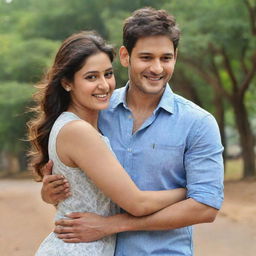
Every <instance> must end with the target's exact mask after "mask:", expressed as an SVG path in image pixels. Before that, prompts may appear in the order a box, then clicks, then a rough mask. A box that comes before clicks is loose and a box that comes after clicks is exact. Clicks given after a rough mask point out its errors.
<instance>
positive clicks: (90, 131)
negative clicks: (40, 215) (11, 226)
mask: <svg viewBox="0 0 256 256" xmlns="http://www.w3.org/2000/svg"><path fill="white" fill-rule="evenodd" d="M112 60H113V50H112V48H111V47H110V46H108V45H106V44H105V42H104V40H103V39H102V38H101V37H100V36H99V35H97V34H96V33H94V32H81V33H78V34H74V35H72V36H70V37H69V38H67V39H66V40H65V41H64V42H63V44H62V45H61V47H60V49H59V51H58V53H57V55H56V57H55V61H54V64H53V66H52V68H51V69H50V71H49V72H48V74H47V76H46V78H45V80H44V81H43V82H42V83H41V85H40V86H39V89H38V92H37V94H36V100H37V102H38V107H37V109H36V113H37V117H36V119H34V120H32V121H31V122H30V123H29V135H30V141H31V143H32V150H31V152H30V155H31V161H30V162H31V166H32V168H33V169H34V171H35V172H36V173H37V174H38V175H39V176H40V177H41V178H42V174H41V172H40V170H41V168H42V166H43V165H44V164H45V163H46V162H47V161H48V159H51V160H53V162H54V168H53V172H54V173H60V174H63V175H64V176H65V177H66V178H67V179H68V181H69V184H70V186H71V192H72V196H71V197H69V198H68V199H66V200H64V201H63V202H61V203H59V204H58V206H57V213H56V219H60V218H63V217H64V215H65V214H67V213H69V212H94V213H97V214H100V215H105V216H107V215H112V214H115V213H116V211H117V209H116V207H115V205H114V204H113V203H112V202H111V199H112V200H113V202H115V203H116V204H118V205H119V206H120V207H122V208H123V209H124V210H126V211H127V212H129V213H130V214H133V215H135V216H143V215H147V214H151V213H153V212H156V211H158V210H160V209H162V208H164V207H166V206H168V205H170V204H173V203H175V202H177V201H180V200H182V199H183V198H184V197H185V190H184V189H174V190H167V191H140V190H139V189H138V188H137V186H136V185H135V184H134V183H133V181H132V180H131V179H130V177H129V176H128V174H127V173H126V172H125V170H124V169H123V168H122V166H121V165H120V164H119V162H118V161H117V159H116V158H115V156H114V154H113V152H111V148H110V145H109V142H108V139H107V138H106V137H104V136H103V135H102V134H101V132H100V131H99V129H98V127H97V123H98V114H99V111H100V110H102V109H105V108H107V107H108V104H109V99H110V96H111V94H112V92H113V90H114V88H115V78H114V75H113V69H112V64H111V63H112ZM114 249H115V237H114V236H112V237H106V238H103V239H101V240H99V241H95V242H91V243H73V244H72V243H65V242H63V241H62V240H61V239H58V238H57V236H56V235H55V234H54V233H51V234H50V235H49V236H48V237H47V238H46V239H45V240H44V242H43V243H42V244H41V246H40V248H39V249H38V251H37V253H36V255H38V256H41V255H51V256H54V255H88V256H89V255H90V256H97V255H104V256H112V255H114Z"/></svg>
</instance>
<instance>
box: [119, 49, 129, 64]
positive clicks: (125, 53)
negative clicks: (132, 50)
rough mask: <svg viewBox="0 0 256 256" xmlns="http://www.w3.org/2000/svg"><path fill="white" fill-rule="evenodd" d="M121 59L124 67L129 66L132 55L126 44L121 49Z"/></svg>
mask: <svg viewBox="0 0 256 256" xmlns="http://www.w3.org/2000/svg"><path fill="white" fill-rule="evenodd" d="M119 59H120V63H121V64H122V66H123V67H126V68H127V67H128V66H129V60H130V56H129V53H128V51H127V49H126V47H125V46H121V47H120V49H119Z"/></svg>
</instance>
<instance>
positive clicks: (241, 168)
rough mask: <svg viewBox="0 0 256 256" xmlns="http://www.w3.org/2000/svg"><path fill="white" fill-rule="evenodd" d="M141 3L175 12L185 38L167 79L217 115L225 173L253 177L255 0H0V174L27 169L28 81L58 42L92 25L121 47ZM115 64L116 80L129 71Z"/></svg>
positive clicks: (45, 63) (39, 73)
mask: <svg viewBox="0 0 256 256" xmlns="http://www.w3.org/2000/svg"><path fill="white" fill-rule="evenodd" d="M144 6H152V7H155V8H157V9H166V10H167V11H168V12H170V13H171V14H173V15H174V16H175V17H176V19H177V22H178V24H179V26H180V28H181V31H182V37H181V41H180V46H179V56H178V62H177V66H176V71H175V74H174V77H173V79H172V81H171V82H170V84H171V86H172V88H173V89H174V91H175V92H177V93H179V94H181V95H183V96H185V97H186V98H188V99H190V100H192V101H194V102H195V103H196V104H198V105H200V106H202V107H203V108H205V109H207V110H208V111H209V112H211V113H212V114H213V115H214V116H215V117H216V119H217V121H218V124H219V127H220V131H221V135H222V141H223V144H224V145H225V149H226V150H225V153H224V156H225V163H226V179H240V178H248V177H255V176H256V168H255V151H254V149H255V134H256V132H255V130H256V129H255V128H256V104H255V98H256V97H255V96H256V78H255V77H256V1H255V0H233V1H230V0H229V1H225V0H211V1H206V0H205V1H197V0H182V1H179V0H168V1H164V0H158V1H155V0H129V1H127V0H72V1H70V0H44V1H40V0H0V177H1V176H2V177H3V176H6V175H8V176H10V175H16V174H17V173H18V174H20V173H22V172H23V173H25V172H26V151H27V150H28V144H27V143H26V142H25V141H24V138H25V137H26V125H25V124H26V121H27V120H28V119H29V118H30V117H31V113H28V111H27V110H28V107H29V106H31V105H32V104H33V102H32V94H33V92H34V87H33V85H34V84H35V83H36V82H38V81H39V80H40V78H41V77H42V74H43V73H44V72H45V71H46V70H47V68H48V67H49V65H50V64H51V62H52V60H53V57H54V54H55V52H56V50H57V48H58V47H59V45H60V43H61V41H62V40H63V39H65V38H66V37H67V36H69V35H71V34H72V33H75V32H78V31H80V30H91V29H94V30H97V31H98V32H99V33H100V34H101V35H102V36H103V37H105V38H106V39H107V40H108V41H109V42H110V43H112V44H113V45H114V46H115V47H116V49H117V50H118V47H119V46H120V45H121V42H122V23H123V20H124V19H125V18H126V17H128V16H129V15H130V14H131V12H132V11H134V10H135V9H138V8H141V7H144ZM156 47H157V46H156ZM114 66H115V70H116V72H115V73H116V79H117V85H118V87H121V86H123V85H124V84H125V82H126V80H127V71H126V70H125V69H123V68H121V66H120V64H119V63H118V58H116V61H115V63H114Z"/></svg>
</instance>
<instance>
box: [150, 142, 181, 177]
mask: <svg viewBox="0 0 256 256" xmlns="http://www.w3.org/2000/svg"><path fill="white" fill-rule="evenodd" d="M184 148H185V147H184V145H179V146H173V145H168V144H159V143H151V144H150V145H148V147H147V158H149V157H150V159H152V163H151V167H152V168H156V170H157V169H159V168H161V169H162V171H164V172H168V173H170V171H174V172H175V171H177V170H183V158H184ZM145 157H146V156H145Z"/></svg>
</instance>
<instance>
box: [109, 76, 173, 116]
mask: <svg viewBox="0 0 256 256" xmlns="http://www.w3.org/2000/svg"><path fill="white" fill-rule="evenodd" d="M128 87H129V81H128V82H127V83H126V85H125V86H124V87H122V88H120V89H117V90H118V93H117V94H116V95H115V96H114V97H113V98H112V104H111V106H112V108H116V107H117V106H119V105H120V104H122V105H123V106H124V107H125V108H127V109H128V106H127V103H126V93H127V91H128ZM160 108H162V109H164V110H166V111H167V112H169V113H170V114H172V113H173V112H174V93H173V91H172V89H171V88H170V86H169V84H167V85H166V88H165V90H164V93H163V95H162V98H161V100H160V102H159V104H158V106H157V107H156V109H155V110H154V114H155V113H156V111H157V110H158V109H160Z"/></svg>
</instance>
